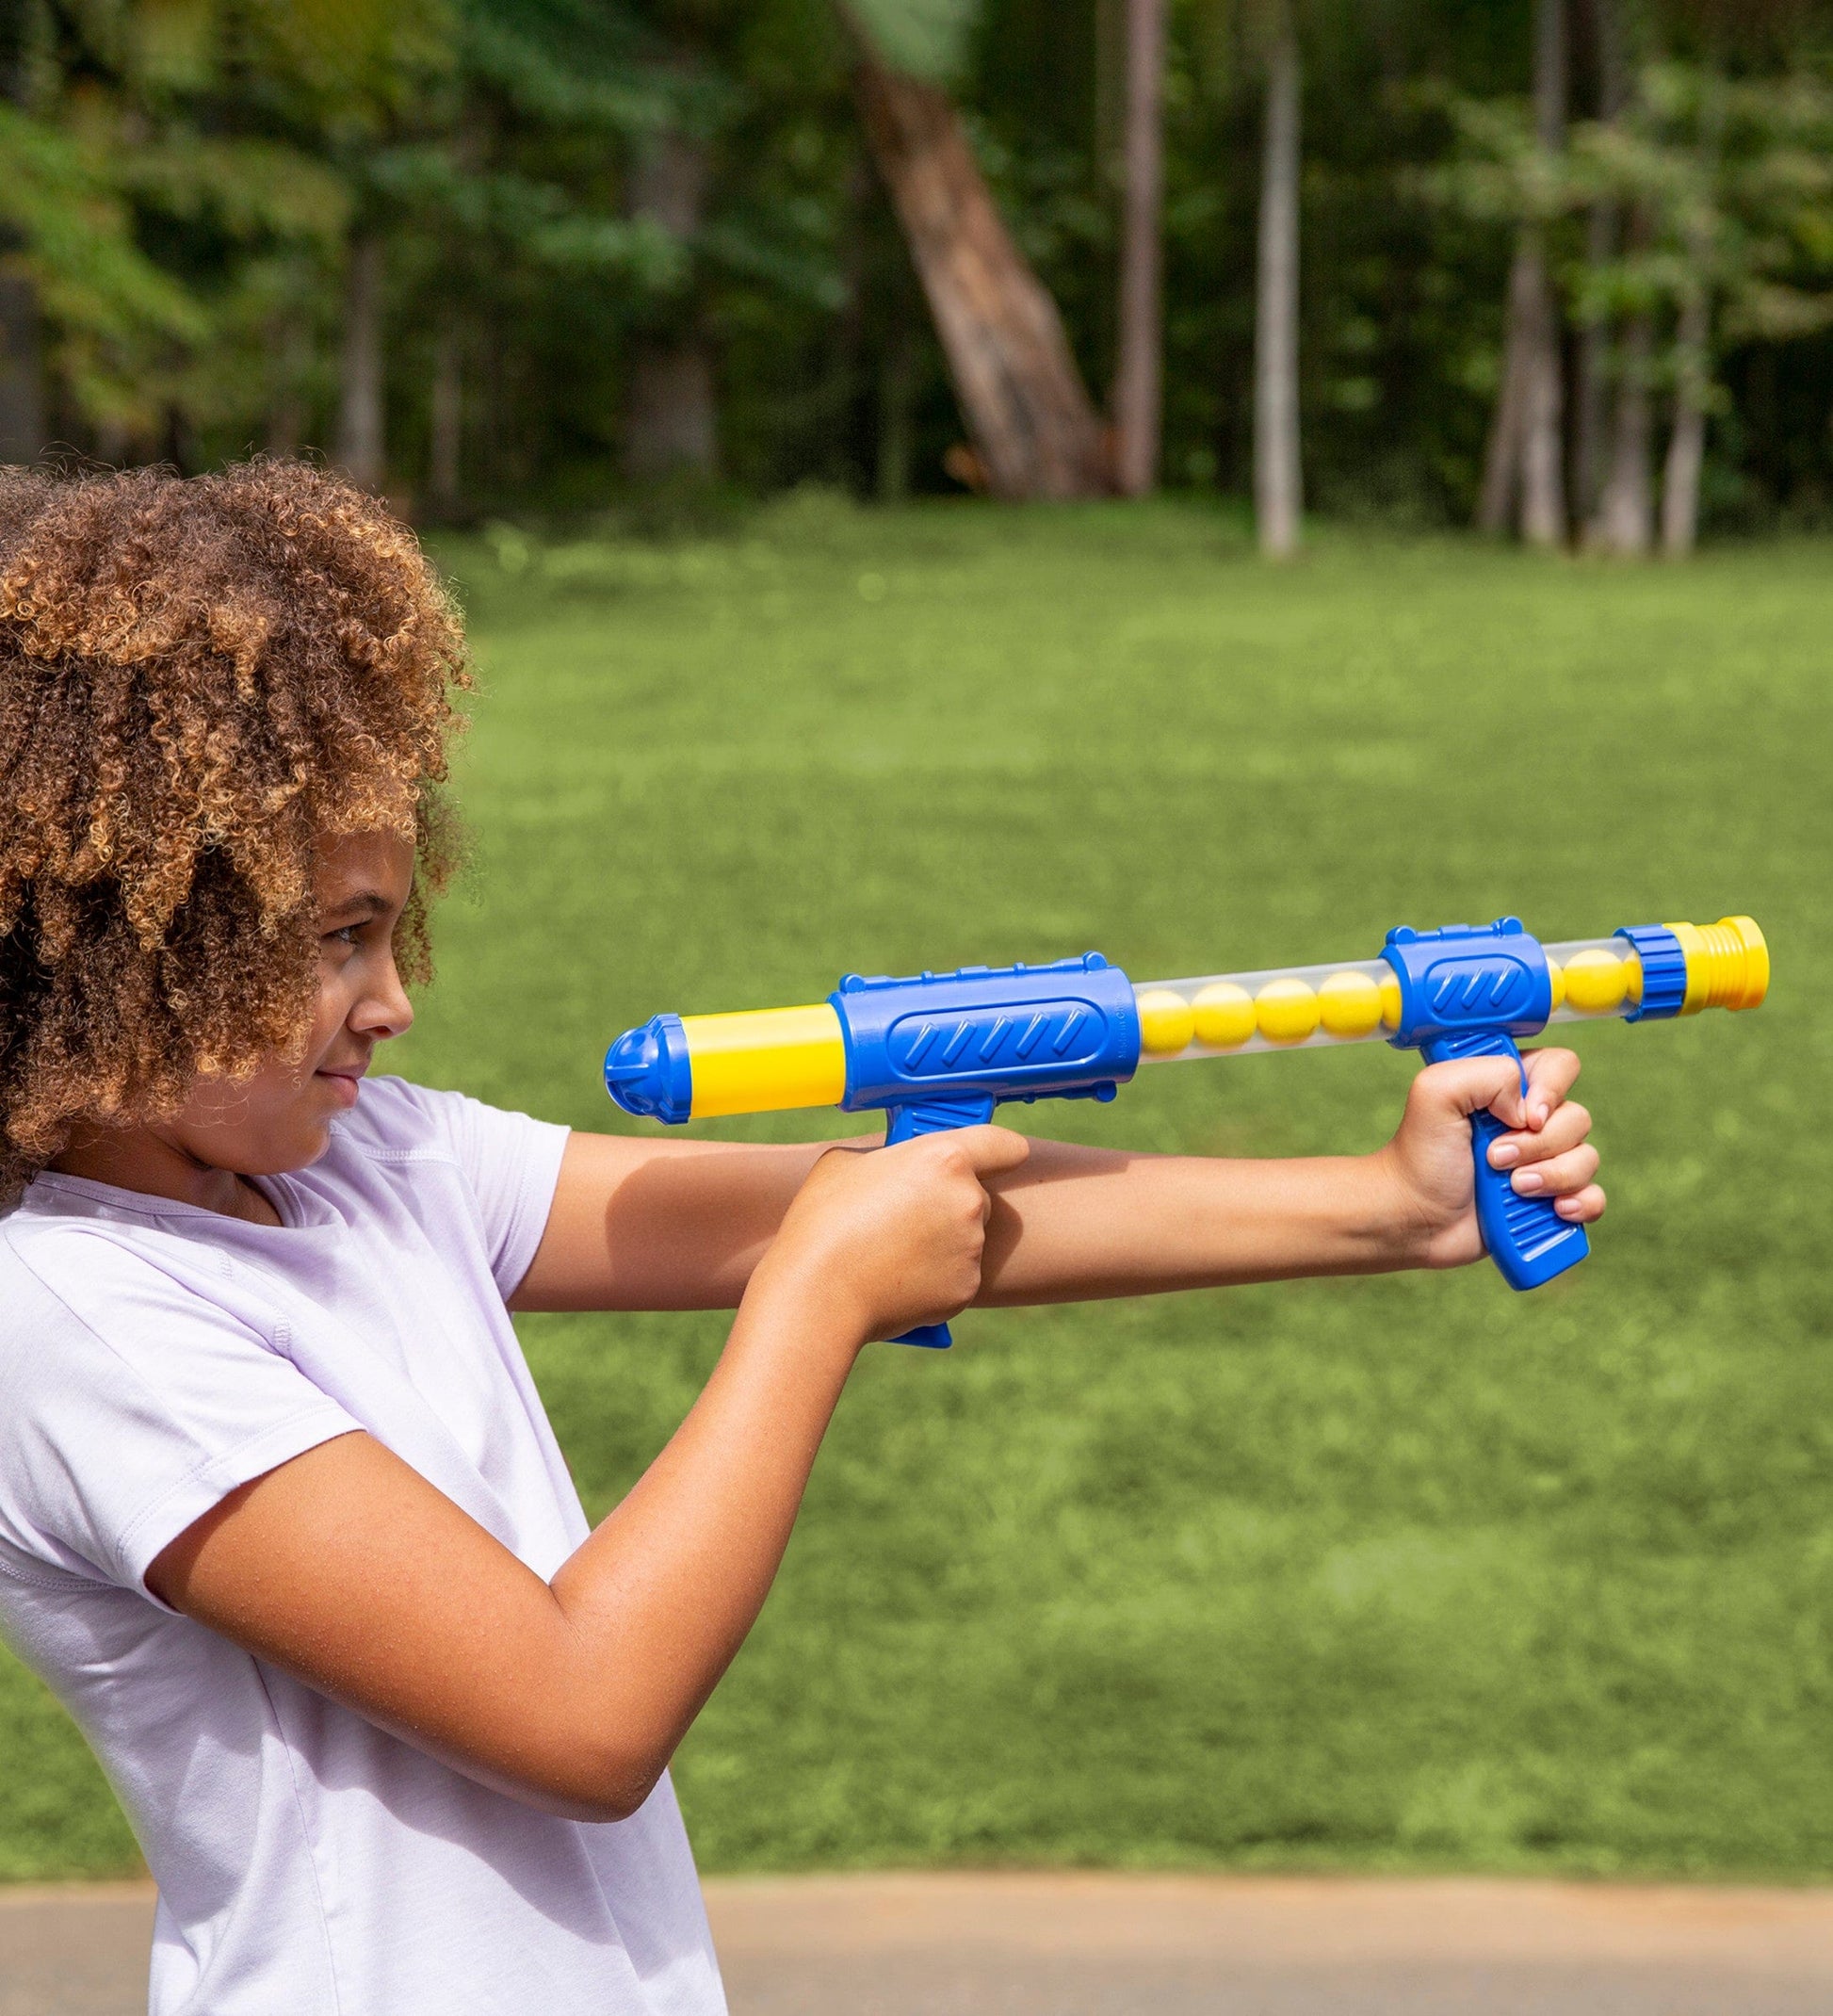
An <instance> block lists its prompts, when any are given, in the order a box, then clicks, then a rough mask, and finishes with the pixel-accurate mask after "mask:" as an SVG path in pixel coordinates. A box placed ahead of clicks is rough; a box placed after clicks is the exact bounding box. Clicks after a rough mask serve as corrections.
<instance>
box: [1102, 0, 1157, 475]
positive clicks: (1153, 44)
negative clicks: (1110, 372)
mask: <svg viewBox="0 0 1833 2016" xmlns="http://www.w3.org/2000/svg"><path fill="white" fill-rule="evenodd" d="M1164 56H1165V0H1127V202H1126V212H1125V219H1124V224H1123V229H1122V233H1121V247H1120V357H1119V365H1118V368H1117V369H1116V371H1115V373H1114V393H1113V416H1114V488H1115V489H1116V490H1118V491H1119V492H1120V494H1121V495H1122V496H1128V497H1137V496H1144V495H1145V493H1146V492H1147V491H1149V490H1151V489H1152V488H1153V487H1154V485H1155V484H1156V483H1157V481H1158V476H1159V449H1160V428H1161V419H1162V410H1163V399H1164V384H1163V376H1162V372H1163V319H1164V302H1163V288H1164V237H1163V219H1162V214H1161V213H1162V210H1163V204H1164V115H1163V99H1164Z"/></svg>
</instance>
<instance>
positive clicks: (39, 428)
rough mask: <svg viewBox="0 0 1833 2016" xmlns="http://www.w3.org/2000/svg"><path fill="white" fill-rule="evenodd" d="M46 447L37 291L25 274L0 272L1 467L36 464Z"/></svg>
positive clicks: (42, 367)
mask: <svg viewBox="0 0 1833 2016" xmlns="http://www.w3.org/2000/svg"><path fill="white" fill-rule="evenodd" d="M43 447H44V366H43V363H42V358H41V348H40V343H39V298H38V289H37V288H36V287H35V286H33V285H32V283H31V281H30V280H28V279H27V278H26V277H25V275H24V273H0V463H20V462H36V461H37V460H38V458H39V455H40V454H41V451H42V449H43Z"/></svg>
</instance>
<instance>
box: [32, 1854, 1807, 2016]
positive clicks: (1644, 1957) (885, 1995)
mask: <svg viewBox="0 0 1833 2016" xmlns="http://www.w3.org/2000/svg"><path fill="white" fill-rule="evenodd" d="M706 1891H707V1904H708V1907H709V1909H710V1910H711V1912H712V1918H713V1927H714V1930H715V1932H716V1934H717V1936H718V1938H719V1943H720V1950H721V1953H722V1958H723V1961H724V1966H725V1973H726V1981H727V1986H728V1988H729V1990H730V1992H731V1997H732V2008H733V2016H1136V2012H1138V2016H1144V2012H1148V2011H1149V2012H1150V2016H1827V2012H1828V2011H1829V2010H1833V1891H1819V1890H1801V1891H1775V1890H1723V1889H1692V1888H1678V1887H1664V1886H1655V1885H1651V1886H1648V1887H1646V1888H1644V1887H1636V1886H1629V1885H1605V1884H1597V1885H1593V1884H1576V1883H1502V1882H1487V1881H1474V1880H1465V1879H1456V1880H1446V1881H1392V1882H1389V1881H1362V1880H1353V1879H1339V1878H1276V1877H1270V1878H1241V1877H1128V1876H985V1877H981V1876H888V1877H813V1878H758V1879H755V1880H744V1879H738V1880H732V1879H727V1880H723V1881H720V1880H716V1881H713V1882H710V1883H708V1885H707V1886H706ZM151 1914H152V1901H151V1894H150V1893H149V1892H148V1891H146V1890H145V1889H144V1888H142V1887H139V1886H134V1885H126V1886H120V1887H99V1888H93V1889H85V1890H38V1891H30V1890H19V1891H7V1890H4V1889H0V2016H138V2011H140V2010H142V2009H143V2008H145V2002H144V1999H143V1998H144V1987H143V1983H144V1979H145V1969H146V1940H147V1927H148V1923H149V1920H150V1918H151ZM275 2016H284V2012H281V2011H276V2012H275ZM543 2016H563V2012H546V2011H543Z"/></svg>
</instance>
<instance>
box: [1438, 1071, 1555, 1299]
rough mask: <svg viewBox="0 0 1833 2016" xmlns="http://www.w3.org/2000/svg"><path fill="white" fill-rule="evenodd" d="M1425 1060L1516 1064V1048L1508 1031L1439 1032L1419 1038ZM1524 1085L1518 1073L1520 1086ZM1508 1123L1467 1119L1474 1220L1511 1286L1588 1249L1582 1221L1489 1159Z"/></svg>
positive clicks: (1485, 1117) (1547, 1273) (1530, 1282)
mask: <svg viewBox="0 0 1833 2016" xmlns="http://www.w3.org/2000/svg"><path fill="white" fill-rule="evenodd" d="M1421 1049H1423V1051H1424V1054H1425V1060H1426V1062H1427V1063H1428V1064H1443V1063H1444V1062H1445V1061H1446V1059H1447V1058H1451V1057H1512V1058H1513V1059H1514V1060H1515V1063H1516V1065H1517V1068H1518V1067H1519V1065H1520V1063H1521V1052H1520V1051H1519V1050H1518V1049H1516V1047H1515V1040H1514V1038H1513V1037H1512V1036H1505V1035H1493V1034H1489V1033H1484V1034H1483V1035H1480V1036H1439V1037H1436V1038H1435V1039H1434V1040H1433V1041H1431V1042H1429V1043H1426V1044H1423V1045H1422V1046H1421ZM1527 1086H1528V1079H1527V1073H1526V1072H1525V1071H1523V1072H1522V1074H1521V1089H1522V1090H1523V1091H1524V1092H1525V1091H1526V1090H1527ZM1507 1132H1508V1129H1507V1128H1505V1127H1504V1126H1503V1125H1502V1123H1501V1122H1500V1120H1499V1119H1497V1118H1496V1116H1495V1114H1489V1113H1480V1114H1473V1115H1472V1117H1471V1120H1470V1149H1471V1153H1472V1154H1473V1155H1474V1157H1475V1159H1476V1178H1477V1224H1478V1226H1479V1227H1481V1228H1482V1231H1483V1243H1484V1245H1485V1246H1486V1247H1488V1249H1489V1257H1490V1259H1491V1260H1494V1261H1495V1262H1496V1266H1497V1268H1498V1270H1499V1271H1500V1275H1501V1276H1502V1279H1503V1280H1505V1281H1506V1282H1507V1283H1508V1285H1509V1286H1510V1287H1511V1288H1517V1289H1522V1288H1538V1287H1540V1286H1541V1284H1542V1283H1543V1282H1546V1281H1550V1280H1551V1279H1553V1277H1554V1276H1556V1275H1562V1274H1564V1273H1565V1270H1566V1269H1567V1268H1568V1267H1576V1266H1577V1265H1578V1264H1579V1262H1580V1261H1581V1260H1583V1259H1584V1257H1585V1255H1586V1254H1587V1253H1589V1252H1590V1251H1591V1242H1590V1240H1588V1239H1587V1238H1586V1237H1585V1229H1584V1227H1583V1226H1582V1225H1568V1224H1567V1223H1566V1222H1565V1219H1564V1218H1562V1217H1561V1216H1560V1214H1559V1213H1558V1212H1557V1211H1555V1210H1554V1209H1553V1205H1552V1200H1551V1198H1549V1197H1524V1196H1522V1195H1520V1194H1519V1193H1518V1192H1517V1190H1516V1188H1515V1186H1514V1185H1513V1184H1512V1183H1511V1182H1510V1181H1509V1172H1508V1171H1507V1170H1506V1169H1492V1168H1491V1167H1490V1165H1489V1145H1490V1143H1491V1142H1492V1141H1494V1140H1495V1139H1496V1137H1497V1135H1498V1134H1505V1133H1507Z"/></svg>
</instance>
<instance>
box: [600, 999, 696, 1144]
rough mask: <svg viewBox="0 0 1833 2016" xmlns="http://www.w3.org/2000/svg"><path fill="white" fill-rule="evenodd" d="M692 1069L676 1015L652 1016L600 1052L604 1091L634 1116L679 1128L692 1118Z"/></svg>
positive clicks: (685, 1036) (628, 1030) (678, 1017)
mask: <svg viewBox="0 0 1833 2016" xmlns="http://www.w3.org/2000/svg"><path fill="white" fill-rule="evenodd" d="M693 1089H694V1087H693V1067H692V1065H691V1063H690V1062H689V1056H688V1032H687V1031H686V1030H684V1029H683V1028H682V1027H681V1017H680V1016H678V1015H653V1016H650V1018H649V1020H648V1021H646V1022H645V1023H644V1024H643V1025H642V1027H641V1029H626V1030H625V1032H624V1033H623V1034H622V1035H621V1036H620V1037H619V1038H618V1039H617V1041H616V1042H615V1043H613V1044H612V1045H611V1047H610V1049H608V1050H607V1051H606V1052H605V1090H606V1091H607V1092H608V1093H609V1094H610V1096H611V1097H612V1098H614V1099H615V1100H616V1101H617V1103H618V1104H619V1105H620V1106H622V1107H623V1108H624V1110H625V1113H633V1114H636V1115H637V1117H638V1118H639V1119H640V1120H665V1121H667V1123H668V1124H669V1126H671V1127H685V1126H686V1125H687V1124H688V1122H689V1120H690V1119H692V1117H693Z"/></svg>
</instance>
